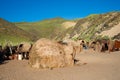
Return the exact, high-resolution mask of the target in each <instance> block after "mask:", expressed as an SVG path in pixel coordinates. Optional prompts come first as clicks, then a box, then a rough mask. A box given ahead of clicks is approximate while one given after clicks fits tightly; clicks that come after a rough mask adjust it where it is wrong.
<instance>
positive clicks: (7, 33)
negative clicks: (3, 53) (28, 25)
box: [0, 18, 32, 44]
mask: <svg viewBox="0 0 120 80" xmlns="http://www.w3.org/2000/svg"><path fill="white" fill-rule="evenodd" d="M31 39H32V37H31V36H29V33H27V32H25V31H24V30H22V29H20V28H18V27H17V26H15V25H14V24H13V23H10V22H8V21H6V20H3V19H2V18H0V43H1V44H2V43H4V42H6V41H7V42H8V41H11V42H16V43H17V42H21V41H30V40H31Z"/></svg>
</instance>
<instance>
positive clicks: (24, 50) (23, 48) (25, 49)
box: [17, 42, 32, 59]
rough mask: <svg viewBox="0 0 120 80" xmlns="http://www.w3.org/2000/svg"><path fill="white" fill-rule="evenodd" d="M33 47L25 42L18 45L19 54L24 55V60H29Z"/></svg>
mask: <svg viewBox="0 0 120 80" xmlns="http://www.w3.org/2000/svg"><path fill="white" fill-rule="evenodd" d="M31 47H32V44H30V43H27V42H24V43H21V44H19V45H18V47H17V53H18V54H22V59H29V52H30V49H31Z"/></svg>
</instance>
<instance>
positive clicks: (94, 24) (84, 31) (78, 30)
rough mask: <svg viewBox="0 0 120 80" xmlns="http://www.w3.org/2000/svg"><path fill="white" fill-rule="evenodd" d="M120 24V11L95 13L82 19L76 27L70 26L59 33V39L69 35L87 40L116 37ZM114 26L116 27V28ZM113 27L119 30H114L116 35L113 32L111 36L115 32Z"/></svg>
mask: <svg viewBox="0 0 120 80" xmlns="http://www.w3.org/2000/svg"><path fill="white" fill-rule="evenodd" d="M119 24H120V12H110V13H106V14H100V15H98V14H93V15H90V16H88V17H86V18H83V19H80V20H79V21H78V22H77V24H76V25H75V27H74V28H69V29H68V30H66V31H65V32H64V33H62V34H60V35H58V37H57V39H59V40H60V39H63V38H65V37H67V36H68V35H69V38H72V39H84V40H86V41H89V40H92V39H97V38H102V37H110V38H115V36H116V35H118V34H119V33H120V30H118V29H119ZM114 27H116V29H115V28H114ZM113 28H114V29H113ZM110 29H111V30H110ZM112 29H113V30H117V32H114V33H113V34H114V35H113V34H112V35H111V36H110V35H109V34H111V33H112V32H113V30H112ZM103 31H106V33H108V35H106V34H104V33H103ZM118 36H119V35H118ZM116 37H117V36H116Z"/></svg>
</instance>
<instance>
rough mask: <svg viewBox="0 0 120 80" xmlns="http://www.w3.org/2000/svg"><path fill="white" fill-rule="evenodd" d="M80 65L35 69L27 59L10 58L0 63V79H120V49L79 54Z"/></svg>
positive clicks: (89, 51)
mask: <svg viewBox="0 0 120 80" xmlns="http://www.w3.org/2000/svg"><path fill="white" fill-rule="evenodd" d="M76 59H78V60H79V62H77V64H78V65H75V66H73V67H65V68H59V69H57V68H56V69H53V70H41V69H33V68H31V67H30V66H29V65H28V61H27V60H21V61H20V60H9V61H6V62H5V63H4V64H1V65H0V80H120V51H117V52H111V53H110V54H109V53H108V52H106V53H98V52H94V51H91V50H88V51H86V50H84V51H83V52H81V53H80V54H77V56H76Z"/></svg>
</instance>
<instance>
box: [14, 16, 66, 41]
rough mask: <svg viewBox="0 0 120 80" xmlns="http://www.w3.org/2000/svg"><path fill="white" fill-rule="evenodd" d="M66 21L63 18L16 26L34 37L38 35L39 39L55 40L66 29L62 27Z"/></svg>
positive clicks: (17, 24)
mask: <svg viewBox="0 0 120 80" xmlns="http://www.w3.org/2000/svg"><path fill="white" fill-rule="evenodd" d="M65 21H67V20H65V19H63V18H53V19H47V20H43V21H39V22H23V23H15V25H16V26H18V27H19V28H21V29H23V30H25V31H27V32H28V33H30V34H32V35H36V36H37V39H39V38H42V37H44V38H49V39H53V38H54V37H55V36H57V35H58V34H59V33H61V32H62V31H64V30H65V27H62V23H63V22H65Z"/></svg>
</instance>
